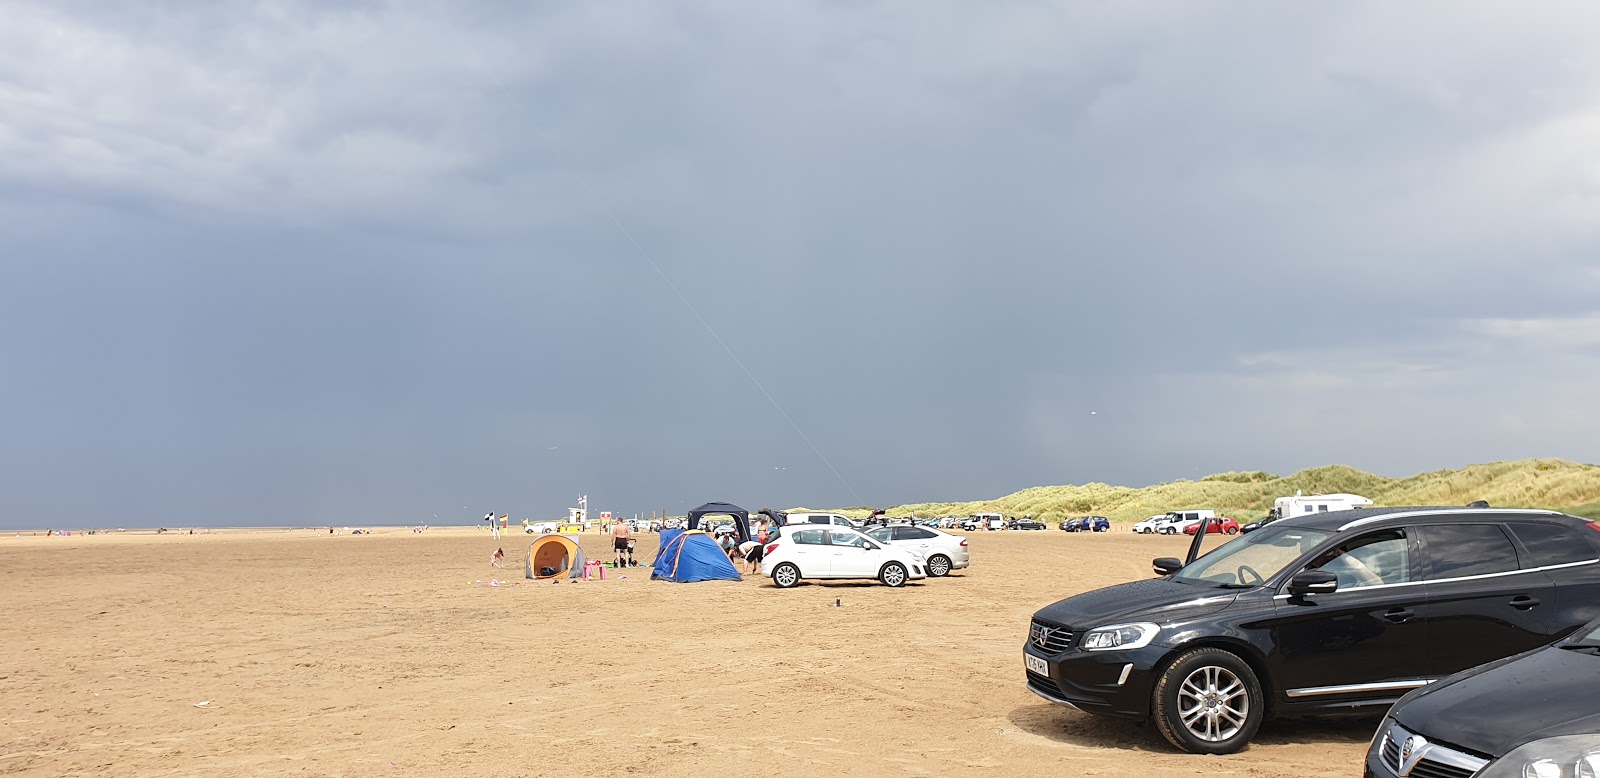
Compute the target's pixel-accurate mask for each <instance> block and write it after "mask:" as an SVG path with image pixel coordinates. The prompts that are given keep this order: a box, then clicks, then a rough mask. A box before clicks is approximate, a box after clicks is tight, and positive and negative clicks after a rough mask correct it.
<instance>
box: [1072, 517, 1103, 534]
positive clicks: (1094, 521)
mask: <svg viewBox="0 0 1600 778" xmlns="http://www.w3.org/2000/svg"><path fill="white" fill-rule="evenodd" d="M1060 526H1061V529H1062V531H1064V532H1110V531H1111V520H1110V519H1108V518H1106V517H1104V516H1084V517H1082V518H1078V519H1062V520H1061V525H1060Z"/></svg>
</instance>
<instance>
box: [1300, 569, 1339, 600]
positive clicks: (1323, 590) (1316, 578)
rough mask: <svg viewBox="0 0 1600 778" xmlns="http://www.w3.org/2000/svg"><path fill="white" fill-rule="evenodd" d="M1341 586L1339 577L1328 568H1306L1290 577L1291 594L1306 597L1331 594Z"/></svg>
mask: <svg viewBox="0 0 1600 778" xmlns="http://www.w3.org/2000/svg"><path fill="white" fill-rule="evenodd" d="M1338 588H1339V577H1338V576H1336V575H1334V574H1333V573H1330V572H1328V571H1326V570H1306V571H1305V572H1301V573H1295V575H1294V577H1293V578H1290V579H1289V596H1290V597H1306V596H1309V595H1313V594H1331V593H1333V592H1334V591H1337V590H1338Z"/></svg>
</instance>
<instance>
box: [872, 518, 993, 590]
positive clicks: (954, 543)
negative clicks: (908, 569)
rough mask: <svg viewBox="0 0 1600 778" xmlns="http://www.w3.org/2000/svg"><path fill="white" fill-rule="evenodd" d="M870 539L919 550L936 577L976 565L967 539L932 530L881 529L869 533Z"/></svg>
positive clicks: (929, 572)
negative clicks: (973, 562) (973, 563)
mask: <svg viewBox="0 0 1600 778" xmlns="http://www.w3.org/2000/svg"><path fill="white" fill-rule="evenodd" d="M867 537H869V538H872V539H873V540H876V541H878V542H879V543H884V544H886V545H891V546H904V547H906V548H911V549H915V550H916V551H917V553H920V554H922V558H923V559H924V560H925V561H926V562H927V566H928V575H930V576H932V577H934V578H941V577H943V576H946V575H949V574H950V571H951V570H960V569H961V568H964V567H966V566H968V565H970V564H972V553H971V550H970V549H969V548H968V547H967V539H966V538H965V537H963V536H961V535H952V534H950V533H948V532H941V531H939V530H936V529H934V528H932V527H906V526H900V525H893V526H888V527H877V528H875V529H869V530H867Z"/></svg>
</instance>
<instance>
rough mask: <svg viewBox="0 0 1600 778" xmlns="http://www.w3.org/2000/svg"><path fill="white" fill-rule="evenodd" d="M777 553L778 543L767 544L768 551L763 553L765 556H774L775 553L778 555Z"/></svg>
mask: <svg viewBox="0 0 1600 778" xmlns="http://www.w3.org/2000/svg"><path fill="white" fill-rule="evenodd" d="M777 551H778V544H777V543H768V544H767V550H766V551H763V552H761V553H763V554H773V553H776V552H777Z"/></svg>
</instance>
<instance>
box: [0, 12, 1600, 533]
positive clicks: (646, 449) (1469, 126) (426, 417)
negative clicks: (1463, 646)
mask: <svg viewBox="0 0 1600 778" xmlns="http://www.w3.org/2000/svg"><path fill="white" fill-rule="evenodd" d="M1594 13H1595V12H1594V11H1592V10H1590V9H1587V8H1585V7H1556V6H1551V7H1546V8H1539V9H1518V10H1516V11H1508V10H1506V9H1505V8H1504V7H1501V6H1497V5H1494V4H1461V3H1452V4H1449V5H1439V6H1432V7H1428V6H1403V7H1401V6H1393V5H1391V4H1380V3H1370V4H1352V5H1346V6H1337V7H1332V6H1328V7H1295V6H1284V7H1271V8H1264V7H1260V6H1252V7H1245V6H1236V5H1221V4H1218V5H1192V6H1182V7H1174V6H1172V5H1170V4H1142V3H1119V4H1115V5H1113V6H1102V5H1093V4H1064V5H1055V6H1039V5H1034V4H991V5H987V6H984V7H983V8H971V7H960V6H947V5H938V4H934V5H930V4H916V5H900V4H868V5H847V6H816V5H812V4H763V5H753V6H742V5H741V6H727V5H717V4H694V3H685V4H670V5H622V4H583V5H577V6H552V7H544V8H539V9H526V8H519V7H511V6H505V5H503V4H454V5H427V4H407V3H344V4H296V3H284V4H276V5H256V4H217V5H215V6H207V7H205V8H198V7H190V6H183V5H167V6H162V5H142V6H105V5H104V4H93V3H90V4H56V5H47V6H39V5H35V6H24V5H17V6H10V7H8V8H7V10H6V14H7V17H8V23H7V24H6V25H4V26H0V116H4V117H5V118H4V119H3V120H0V155H3V156H4V158H5V159H7V160H8V164H7V165H6V166H5V167H4V168H3V169H0V281H3V282H4V283H3V284H0V303H3V304H4V305H3V308H0V332H4V333H5V334H4V335H0V345H4V347H5V349H4V350H5V353H6V354H7V355H8V362H9V365H8V367H9V368H10V370H9V371H8V372H9V373H11V374H12V375H17V376H25V377H26V380H21V381H8V382H5V384H4V385H3V386H0V403H3V405H0V407H3V408H4V409H5V410H4V411H3V412H0V413H3V421H5V422H6V424H5V426H6V428H7V429H8V430H9V432H10V434H8V435H7V436H5V442H0V465H3V466H5V467H6V468H7V470H8V471H9V472H10V473H12V474H14V475H15V476H16V477H17V481H18V483H23V484H26V485H28V486H26V487H25V488H22V489H16V490H7V492H8V493H7V495H6V496H5V497H4V498H0V523H7V524H13V525H15V524H23V525H32V524H38V523H41V521H42V519H41V517H44V516H53V515H57V514H59V513H61V512H65V513H67V514H69V515H72V516H94V517H101V516H119V517H126V519H127V521H129V522H133V523H138V522H143V523H155V522H171V523H178V522H183V521H202V520H209V519H211V518H213V517H218V516H226V517H229V518H230V519H232V518H234V517H241V518H239V519H238V520H245V519H246V518H248V519H249V520H252V521H257V520H259V521H267V520H273V519H277V520H282V521H295V520H302V519H303V520H307V521H311V520H323V519H328V518H330V517H335V516H339V517H352V519H351V520H357V519H360V520H373V521H377V520H410V519H411V518H412V517H430V518H431V516H432V514H434V513H440V514H441V515H442V516H443V515H445V512H447V511H455V512H456V513H464V514H465V516H466V517H467V518H470V517H472V516H474V515H476V516H481V515H482V512H483V511H484V510H488V509H504V510H513V509H515V508H516V507H518V506H523V512H529V513H538V512H543V513H550V512H553V511H558V510H559V509H560V508H561V507H562V506H564V505H565V504H566V503H567V502H569V501H570V500H572V499H574V498H575V497H576V496H577V495H578V494H583V493H589V494H590V495H591V497H592V498H593V499H592V504H594V505H597V506H605V507H609V508H614V509H616V510H619V511H622V512H635V511H647V510H650V509H652V508H659V507H662V506H666V507H670V508H673V509H677V508H679V507H680V506H679V505H678V504H677V503H696V502H699V501H703V500H705V499H713V498H715V499H732V500H735V501H745V502H751V503H758V504H763V505H775V506H781V505H797V504H805V505H811V506H825V505H839V504H845V503H852V502H857V501H862V502H867V503H871V504H875V505H881V504H889V503H894V502H901V501H920V500H928V499H965V498H977V497H983V496H989V495H997V494H1002V493H1005V492H1009V491H1011V490H1014V489H1017V488H1021V487H1025V486H1030V485H1037V484H1042V483H1060V482H1069V481H1071V482H1083V481H1110V482H1122V483H1147V482H1153V481H1159V480H1165V479H1168V478H1172V477H1179V476H1192V475H1194V474H1196V473H1199V474H1203V473H1205V472H1210V471H1214V470H1228V469H1246V468H1248V469H1255V468H1263V469H1268V470H1279V471H1283V470H1289V469H1292V468H1294V467H1299V466H1305V465H1314V464H1323V463H1326V462H1331V461H1342V462H1346V463H1349V464H1352V465H1355V466H1358V467H1367V468H1372V469H1379V470H1383V471H1385V472H1389V473H1392V474H1399V473H1403V472H1408V471H1414V470H1420V469H1429V468H1435V467H1442V466H1446V465H1452V464H1460V463H1463V462H1466V461H1472V460H1483V459H1497V458H1502V457H1507V456H1520V455H1524V454H1526V455H1553V456H1567V457H1571V458H1576V459H1591V460H1592V459H1594V458H1595V452H1594V447H1593V444H1592V442H1591V441H1593V440H1594V439H1595V435H1594V434H1593V433H1594V432H1595V427H1594V424H1595V420H1594V419H1592V418H1591V417H1590V416H1589V415H1588V414H1587V412H1586V411H1583V410H1582V407H1583V403H1582V402H1581V401H1579V399H1578V398H1580V397H1581V396H1582V395H1583V393H1584V391H1585V390H1586V389H1589V388H1592V387H1593V385H1594V382H1595V379H1596V378H1597V377H1600V375H1597V373H1596V366H1595V365H1594V364H1593V362H1592V359H1590V358H1589V356H1588V355H1589V354H1590V353H1591V351H1592V345H1593V344H1592V343H1591V342H1590V339H1589V335H1588V333H1589V329H1590V328H1591V325H1592V322H1591V320H1592V319H1593V317H1595V316H1596V315H1597V312H1596V308H1595V306H1594V303H1593V299H1594V292H1595V291H1596V289H1595V287H1596V279H1597V276H1596V275H1595V274H1596V268H1595V263H1594V261H1593V259H1592V258H1593V257H1594V256H1596V255H1597V253H1596V251H1595V248H1596V246H1595V243H1596V238H1597V235H1596V227H1597V224H1600V219H1597V218H1596V211H1595V210H1594V209H1593V208H1592V203H1593V202H1594V198H1595V188H1596V181H1595V179H1594V176H1593V175H1592V170H1591V168H1592V165H1591V164H1590V162H1589V161H1590V160H1592V159H1593V158H1594V152H1595V151H1596V149H1595V148H1594V146H1595V143H1596V141H1595V140H1594V139H1595V138H1596V137H1600V135H1597V134H1595V133H1594V132H1593V128H1594V126H1595V123H1596V122H1597V121H1600V111H1597V108H1596V106H1597V105H1600V100H1597V97H1600V89H1597V84H1600V81H1597V75H1600V74H1597V72H1596V65H1595V61H1594V60H1593V58H1592V57H1590V56H1588V51H1589V49H1590V48H1591V47H1590V43H1589V41H1588V39H1587V37H1586V36H1585V34H1584V31H1585V30H1587V29H1592V27H1593V21H1594V20H1593V19H1591V18H1589V17H1592V16H1593V15H1594ZM613 216H614V217H615V221H613ZM618 224H620V225H621V226H622V227H624V228H625V229H626V230H627V231H628V232H629V233H630V234H631V236H632V238H633V239H634V240H636V241H637V243H638V245H639V246H640V247H643V249H644V251H645V252H646V254H647V255H648V258H646V257H643V256H640V254H639V253H638V251H637V250H636V249H635V247H634V245H633V243H632V242H631V241H630V240H629V239H628V238H627V237H625V236H624V235H623V234H622V233H621V232H620V231H619V230H618ZM657 269H659V270H660V272H661V274H664V276H665V278H666V279H670V281H671V284H673V285H676V286H677V287H678V289H680V290H681V291H682V293H683V294H684V296H685V297H686V298H687V300H688V301H689V302H690V304H691V305H692V306H693V307H694V309H695V310H696V311H697V312H698V314H699V315H700V316H702V317H704V319H705V320H706V321H707V322H709V323H710V325H711V327H712V329H713V330H714V331H715V332H716V334H717V336H719V337H720V338H721V339H722V341H723V342H725V343H726V345H727V347H728V348H729V349H731V350H732V351H733V352H734V353H735V354H737V355H738V357H739V359H740V360H741V361H742V362H743V363H744V365H745V366H746V367H747V368H748V369H749V371H750V373H752V374H753V375H754V376H756V377H757V379H759V381H760V382H761V384H762V387H763V388H764V389H765V391H766V392H767V393H769V394H770V395H771V397H772V398H773V399H774V400H776V402H777V403H778V404H779V405H780V406H781V407H782V408H783V409H784V410H785V411H786V412H787V413H788V415H789V416H790V417H791V418H792V419H793V420H794V423H795V425H797V426H798V427H799V428H800V430H802V431H803V432H804V434H805V436H807V437H809V438H810V440H811V441H812V442H813V443H815V445H816V446H817V448H818V449H820V450H821V451H822V452H823V454H824V456H825V457H826V459H827V463H824V462H822V461H820V460H819V459H818V458H817V457H816V455H815V454H814V453H813V452H812V451H811V449H810V447H809V446H808V445H807V444H806V442H805V440H804V439H802V438H801V436H800V434H798V433H797V432H796V431H795V429H794V428H792V427H791V426H790V424H789V422H788V421H786V420H785V419H784V418H783V416H782V415H780V414H779V413H777V412H776V411H775V410H774V409H773V408H772V406H771V405H770V404H769V403H768V401H767V399H766V397H765V396H764V395H763V393H762V391H760V390H758V389H757V388H756V387H754V386H752V385H751V383H750V381H749V379H748V378H747V376H746V374H745V372H744V370H742V369H741V368H740V367H739V365H737V364H736V363H735V362H734V361H733V360H731V359H730V358H729V357H728V355H727V353H725V352H724V351H723V348H722V346H721V345H720V344H719V343H718V342H717V340H716V339H714V338H712V337H711V336H709V335H708V334H707V333H706V331H705V330H704V329H702V327H701V325H700V323H699V321H698V320H697V318H696V316H695V315H694V314H693V313H691V312H690V310H689V309H688V308H687V307H686V306H685V305H684V304H683V303H682V302H680V301H679V299H678V298H677V296H676V295H675V294H674V292H673V290H672V288H671V286H669V284H668V283H667V282H666V280H664V279H663V277H662V276H661V275H658V274H657ZM1517 373H1526V374H1536V375H1542V376H1549V377H1550V380H1548V381H1544V382H1542V383H1538V384H1537V385H1536V384H1534V383H1525V382H1519V381H1515V380H1512V379H1511V376H1513V375H1515V374H1517ZM1090 410H1097V411H1099V413H1098V414H1097V415H1095V416H1093V417H1091V416H1089V414H1088V411H1090ZM552 447H554V448H552ZM830 465H831V466H832V469H830ZM773 467H784V468H786V469H783V470H776V471H775V470H773V469H772V468H773ZM834 469H836V470H837V471H838V472H839V473H840V474H842V475H843V476H844V478H845V480H847V481H848V482H849V485H850V487H849V488H846V487H845V486H844V484H842V483H841V482H840V479H838V478H836V477H835V476H834V474H833V470H834ZM462 505H468V506H469V508H470V510H467V511H462V509H461V506H462Z"/></svg>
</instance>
